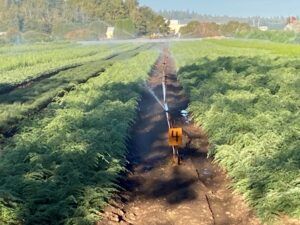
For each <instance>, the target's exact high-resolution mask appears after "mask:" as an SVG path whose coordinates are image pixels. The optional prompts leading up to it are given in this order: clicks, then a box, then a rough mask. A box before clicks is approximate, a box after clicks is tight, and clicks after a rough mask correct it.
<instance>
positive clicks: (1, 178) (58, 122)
mask: <svg viewBox="0 0 300 225" xmlns="http://www.w3.org/2000/svg"><path fill="white" fill-rule="evenodd" d="M157 56H158V53H157V52H156V51H144V52H142V53H140V54H138V55H137V56H135V57H134V58H132V59H130V60H128V61H126V62H125V61H120V62H116V63H115V64H114V65H113V66H111V67H110V68H108V69H107V70H106V72H104V73H102V74H101V75H100V76H98V77H95V78H91V79H90V80H89V81H88V82H87V83H85V84H82V85H78V86H76V88H75V90H73V91H72V92H70V93H69V94H67V95H66V96H64V97H63V98H61V99H60V100H59V101H57V102H54V103H52V104H51V105H50V106H49V107H48V108H47V109H46V110H45V111H44V112H43V113H42V114H40V115H39V116H36V118H33V119H32V120H27V121H26V122H25V124H24V125H23V126H22V130H21V132H19V133H18V134H17V135H15V136H14V137H13V138H12V139H11V141H10V142H9V143H8V144H7V145H6V146H5V149H4V153H3V155H2V156H1V161H0V224H24V225H26V224H27V225H34V224H39V225H42V224H47V225H49V224H72V225H75V224H78V225H82V224H93V223H94V222H95V221H97V220H98V219H99V218H100V217H99V211H100V210H101V209H103V207H104V206H105V205H106V202H107V200H108V199H109V198H110V197H111V195H112V193H114V192H115V191H116V190H117V188H118V187H117V186H116V179H117V178H118V176H119V173H120V171H122V170H124V165H125V163H126V160H125V155H126V146H125V145H126V140H127V138H128V129H129V127H130V126H131V124H132V123H133V121H134V118H135V116H136V107H137V103H138V100H139V94H140V91H141V90H140V86H139V85H140V84H141V83H142V82H144V81H145V80H146V78H147V74H148V72H149V71H150V69H151V66H152V64H154V62H155V60H156V58H157Z"/></svg>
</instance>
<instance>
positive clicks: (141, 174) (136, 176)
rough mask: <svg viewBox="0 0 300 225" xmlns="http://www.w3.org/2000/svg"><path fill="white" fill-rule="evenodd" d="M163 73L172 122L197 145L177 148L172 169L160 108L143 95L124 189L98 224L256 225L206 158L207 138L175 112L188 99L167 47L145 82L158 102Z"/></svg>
mask: <svg viewBox="0 0 300 225" xmlns="http://www.w3.org/2000/svg"><path fill="white" fill-rule="evenodd" d="M164 64H165V65H164ZM164 70H165V74H166V85H167V102H168V105H169V108H170V111H172V112H173V116H172V121H175V122H174V123H175V126H180V127H181V126H183V127H184V130H185V131H187V132H188V133H193V134H195V133H196V136H198V137H199V138H198V139H197V143H196V142H195V143H196V144H192V145H190V147H184V148H182V149H180V154H181V157H182V163H181V165H174V163H173V161H172V149H171V148H170V147H169V146H168V141H167V138H168V137H167V131H168V125H167V121H166V116H165V114H164V110H163V108H162V107H161V106H160V104H159V103H158V102H157V101H156V100H155V99H154V98H153V96H151V94H150V93H149V92H147V91H145V93H144V94H143V95H142V101H141V103H140V111H139V118H138V121H137V122H136V125H135V127H134V134H133V139H132V146H131V149H130V155H129V161H130V166H131V170H132V173H131V174H129V175H128V176H127V177H126V178H125V179H124V181H122V184H121V185H122V186H123V187H124V191H123V192H121V193H120V195H119V196H117V197H116V198H115V200H113V201H112V202H111V206H109V207H107V208H106V210H105V212H104V214H103V215H104V219H103V220H102V221H101V222H99V223H98V225H116V224H123V225H124V224H127V225H128V224H134V225H258V224H260V222H259V220H258V219H257V218H256V217H255V215H254V213H253V212H252V211H251V210H250V209H249V207H248V206H247V205H246V204H245V202H244V200H243V198H242V197H241V196H239V195H237V194H234V193H233V191H232V190H231V189H230V188H229V186H230V180H229V179H228V178H227V176H226V173H225V172H224V171H223V170H222V169H221V168H220V167H218V166H217V165H216V164H214V163H213V162H212V159H210V158H207V149H208V145H209V141H208V139H207V137H206V135H205V134H204V133H203V132H202V131H201V129H200V128H198V127H196V126H195V125H193V124H189V125H187V124H185V123H184V122H183V120H182V118H181V117H180V115H179V114H178V113H176V112H179V111H180V110H182V109H186V108H187V105H188V99H187V98H186V96H185V94H184V92H183V90H182V87H181V86H180V85H179V83H178V81H177V77H176V68H175V64H174V60H173V59H172V57H171V55H170V53H169V51H168V49H167V48H164V50H163V51H162V54H161V56H160V58H159V60H158V61H157V63H156V65H155V68H154V70H153V72H152V74H151V76H150V78H149V81H148V85H149V86H150V87H151V88H152V90H153V91H154V93H155V94H156V95H157V97H158V98H159V99H160V100H161V101H162V99H163V93H162V85H161V83H162V79H163V74H164V72H163V71H164ZM174 112H175V113H174Z"/></svg>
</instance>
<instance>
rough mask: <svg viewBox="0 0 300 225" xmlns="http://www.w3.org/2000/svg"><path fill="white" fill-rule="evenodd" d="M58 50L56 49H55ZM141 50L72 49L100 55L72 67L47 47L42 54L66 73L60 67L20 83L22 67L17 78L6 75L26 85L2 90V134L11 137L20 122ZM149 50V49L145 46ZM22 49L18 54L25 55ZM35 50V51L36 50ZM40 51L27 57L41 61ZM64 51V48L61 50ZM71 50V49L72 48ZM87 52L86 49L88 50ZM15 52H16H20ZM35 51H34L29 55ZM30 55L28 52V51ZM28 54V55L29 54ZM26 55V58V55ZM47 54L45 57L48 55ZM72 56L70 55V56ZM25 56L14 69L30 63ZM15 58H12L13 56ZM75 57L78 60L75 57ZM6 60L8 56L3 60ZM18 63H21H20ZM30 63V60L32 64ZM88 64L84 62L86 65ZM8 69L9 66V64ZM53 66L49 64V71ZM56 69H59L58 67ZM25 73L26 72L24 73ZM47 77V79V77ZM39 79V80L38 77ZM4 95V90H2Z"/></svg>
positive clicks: (0, 116)
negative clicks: (32, 56)
mask: <svg viewBox="0 0 300 225" xmlns="http://www.w3.org/2000/svg"><path fill="white" fill-rule="evenodd" d="M54 47H55V46H54ZM140 47H141V46H138V45H137V46H134V45H132V46H129V45H117V46H111V47H109V46H96V47H90V46H88V47H82V46H77V47H76V46H73V47H72V48H73V50H72V51H71V52H73V53H74V51H77V52H78V53H77V54H80V52H81V54H83V55H85V54H86V52H87V51H93V52H94V53H95V52H97V51H98V52H99V53H97V54H94V55H93V56H88V57H84V56H83V57H82V58H80V57H79V59H76V60H77V61H78V62H79V61H80V60H81V62H80V63H82V64H81V65H77V66H73V67H69V64H68V63H69V61H63V60H62V61H59V59H60V58H61V55H60V54H57V55H56V53H57V52H56V50H53V52H55V54H54V53H53V52H51V50H47V46H45V48H46V50H45V51H43V52H47V51H49V52H48V53H47V54H48V57H50V56H51V55H52V57H55V56H57V57H58V58H59V59H51V57H50V58H49V59H51V60H52V61H55V60H57V62H58V63H60V66H61V65H63V67H64V68H65V69H61V67H59V68H56V69H53V72H52V73H50V74H49V73H48V72H47V71H46V72H45V71H44V72H41V73H40V74H39V75H34V76H31V77H30V78H29V77H28V76H27V81H26V82H24V80H22V81H21V80H20V79H21V76H18V74H22V73H23V72H24V71H23V69H24V68H23V67H22V66H20V67H18V69H15V70H14V71H15V72H16V74H15V75H12V74H10V73H9V72H8V73H5V72H3V74H2V77H11V79H15V80H17V79H19V81H20V82H23V84H22V85H21V86H20V85H19V86H14V85H15V84H13V83H10V85H9V87H10V89H9V90H7V88H3V89H2V91H4V92H3V93H2V94H0V100H1V103H0V132H1V134H2V135H4V136H10V135H11V133H14V130H15V129H16V127H15V126H14V125H16V124H17V122H19V121H20V120H22V119H23V118H25V117H27V116H28V115H30V114H34V113H35V112H37V111H39V110H40V109H42V108H44V107H45V106H47V104H49V103H50V102H51V101H52V100H53V99H54V98H55V97H57V96H58V97H59V96H61V95H64V94H65V93H66V92H68V91H69V90H71V89H72V88H74V87H76V85H77V84H79V83H85V82H86V81H87V80H88V79H90V78H92V77H94V76H97V75H98V74H99V73H101V72H104V71H105V70H106V69H107V68H108V67H110V66H111V65H112V64H113V62H114V61H116V60H123V59H126V58H127V57H130V56H133V55H134V54H137V52H139V51H142V50H143V49H145V46H143V47H142V48H143V49H140ZM146 47H147V46H146ZM23 48H24V47H22V48H21V50H19V51H20V52H23ZM33 48H34V47H33ZM36 48H37V51H36V52H34V53H28V55H30V54H33V55H36V57H37V58H38V56H39V52H40V51H41V50H40V47H36ZM61 48H62V47H61ZM70 48H71V47H70ZM85 48H87V49H85ZM69 50H70V49H69V46H68V45H67V46H66V47H64V48H62V50H60V51H61V54H62V53H63V52H68V51H69ZM19 51H18V50H16V52H19ZM32 51H33V50H32V49H31V50H30V52H32ZM25 52H27V51H25ZM26 54H27V53H26ZM26 54H25V55H26ZM45 54H46V53H45ZM68 54H71V53H68ZM19 55H21V56H22V57H25V58H22V59H19V58H18V57H19ZM25 55H23V53H20V54H19V53H16V59H15V66H16V65H17V64H19V65H20V63H21V62H23V60H25V62H27V58H26V57H27V56H25ZM11 57H12V56H11ZM73 57H76V56H73ZM3 58H5V55H4V56H3ZM18 60H19V61H18ZM29 61H30V60H29ZM84 61H85V62H84ZM7 65H8V64H7ZM50 66H54V65H53V64H51V63H49V67H50ZM56 66H58V65H57V64H56ZM36 68H39V70H45V69H47V68H48V67H44V64H42V65H40V64H37V65H36ZM25 71H26V69H25ZM45 75H46V76H45ZM35 76H38V77H35ZM2 86H6V87H7V84H6V83H2ZM5 90H6V91H5ZM0 93H1V90H0Z"/></svg>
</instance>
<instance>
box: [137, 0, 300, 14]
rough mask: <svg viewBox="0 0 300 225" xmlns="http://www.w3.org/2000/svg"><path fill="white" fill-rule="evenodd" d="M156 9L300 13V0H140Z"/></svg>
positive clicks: (217, 12)
mask: <svg viewBox="0 0 300 225" xmlns="http://www.w3.org/2000/svg"><path fill="white" fill-rule="evenodd" d="M139 2H140V4H141V5H147V6H150V7H151V8H153V9H155V10H160V9H176V10H187V9H189V10H191V11H197V12H199V13H202V14H212V15H229V16H289V15H300V0H140V1H139Z"/></svg>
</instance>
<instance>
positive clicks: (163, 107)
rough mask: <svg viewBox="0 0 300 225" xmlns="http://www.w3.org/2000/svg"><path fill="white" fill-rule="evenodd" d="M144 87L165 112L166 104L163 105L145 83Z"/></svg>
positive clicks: (166, 109)
mask: <svg viewBox="0 0 300 225" xmlns="http://www.w3.org/2000/svg"><path fill="white" fill-rule="evenodd" d="M144 87H145V88H146V89H147V90H148V92H149V93H150V94H151V95H152V97H153V98H154V99H155V100H156V101H157V102H158V104H159V105H160V106H161V107H162V109H163V110H164V111H166V112H167V111H168V106H167V105H163V103H162V102H161V101H160V100H159V98H158V97H157V96H156V94H155V93H154V91H153V90H152V89H151V88H150V87H149V86H147V84H144Z"/></svg>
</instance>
